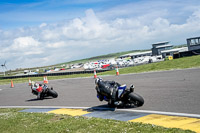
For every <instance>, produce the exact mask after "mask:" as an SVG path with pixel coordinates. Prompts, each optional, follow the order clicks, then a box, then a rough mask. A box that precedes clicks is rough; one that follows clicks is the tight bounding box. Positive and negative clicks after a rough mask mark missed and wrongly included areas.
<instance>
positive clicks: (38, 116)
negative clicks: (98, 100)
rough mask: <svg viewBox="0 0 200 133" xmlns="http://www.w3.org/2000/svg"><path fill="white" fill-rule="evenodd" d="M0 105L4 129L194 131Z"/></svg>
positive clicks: (24, 132) (9, 132) (43, 132)
mask: <svg viewBox="0 0 200 133" xmlns="http://www.w3.org/2000/svg"><path fill="white" fill-rule="evenodd" d="M20 110H22V109H0V132H1V133H36V132H39V133H47V132H48V133H64V132H65V133H67V132H70V133H108V132H110V133H136V132H137V133H191V132H192V131H190V130H181V129H176V128H164V127H160V126H156V125H152V124H141V123H133V122H124V121H117V120H108V119H99V118H89V117H83V116H75V117H73V116H69V115H56V114H46V113H24V112H18V111H20Z"/></svg>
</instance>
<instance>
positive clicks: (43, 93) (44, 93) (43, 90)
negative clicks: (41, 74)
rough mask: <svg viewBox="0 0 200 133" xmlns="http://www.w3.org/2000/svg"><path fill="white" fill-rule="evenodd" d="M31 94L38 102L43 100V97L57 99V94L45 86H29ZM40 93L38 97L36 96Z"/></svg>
mask: <svg viewBox="0 0 200 133" xmlns="http://www.w3.org/2000/svg"><path fill="white" fill-rule="evenodd" d="M31 90H32V93H33V94H34V95H36V96H39V97H37V98H38V99H40V100H43V99H44V98H45V97H49V96H52V97H53V98H57V97H58V93H57V92H56V91H54V90H53V87H51V88H49V87H48V86H47V85H46V84H43V85H42V84H38V85H37V84H34V85H32V86H31ZM38 93H40V95H38Z"/></svg>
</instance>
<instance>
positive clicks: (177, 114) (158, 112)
mask: <svg viewBox="0 0 200 133" xmlns="http://www.w3.org/2000/svg"><path fill="white" fill-rule="evenodd" d="M117 111H127V112H138V113H148V114H161V115H173V116H184V117H195V118H200V115H199V114H188V113H176V112H164V111H152V110H133V109H117Z"/></svg>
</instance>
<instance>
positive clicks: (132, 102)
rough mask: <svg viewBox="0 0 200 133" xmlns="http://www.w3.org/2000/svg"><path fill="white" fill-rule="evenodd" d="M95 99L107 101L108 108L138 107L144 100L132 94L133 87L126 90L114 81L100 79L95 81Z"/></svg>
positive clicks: (124, 86) (125, 87)
mask: <svg viewBox="0 0 200 133" xmlns="http://www.w3.org/2000/svg"><path fill="white" fill-rule="evenodd" d="M95 83H96V90H97V98H98V99H99V100H100V101H103V100H104V101H107V102H108V105H109V106H110V107H140V106H142V105H143V104H144V99H143V98H142V97H141V96H140V95H138V94H137V93H135V92H134V86H133V85H131V86H130V88H127V86H126V85H120V84H119V83H117V82H114V81H103V80H102V79H101V78H97V79H96V80H95Z"/></svg>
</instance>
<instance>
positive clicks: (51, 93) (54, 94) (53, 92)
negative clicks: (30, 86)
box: [48, 90, 58, 98]
mask: <svg viewBox="0 0 200 133" xmlns="http://www.w3.org/2000/svg"><path fill="white" fill-rule="evenodd" d="M48 93H49V95H50V96H52V97H53V98H56V97H58V93H57V92H56V91H54V90H49V92H48Z"/></svg>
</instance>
